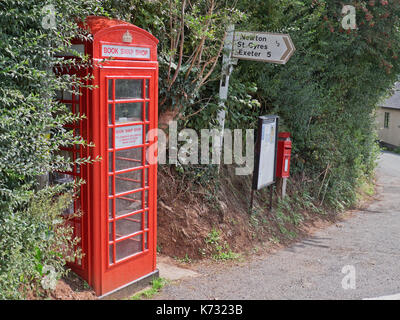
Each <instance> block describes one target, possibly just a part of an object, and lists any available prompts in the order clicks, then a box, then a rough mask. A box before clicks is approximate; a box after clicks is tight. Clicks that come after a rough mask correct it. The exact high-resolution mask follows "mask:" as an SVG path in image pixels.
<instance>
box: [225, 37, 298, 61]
mask: <svg viewBox="0 0 400 320" xmlns="http://www.w3.org/2000/svg"><path fill="white" fill-rule="evenodd" d="M295 51H296V48H295V47H294V45H293V42H292V39H291V38H290V36H289V35H288V34H279V33H265V32H235V35H234V40H233V53H232V57H233V58H237V59H244V60H255V61H263V62H270V63H277V64H285V63H286V62H288V61H289V59H290V57H291V56H292V55H293V53H294V52H295Z"/></svg>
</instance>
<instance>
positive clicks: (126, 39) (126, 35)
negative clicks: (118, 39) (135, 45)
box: [122, 31, 132, 43]
mask: <svg viewBox="0 0 400 320" xmlns="http://www.w3.org/2000/svg"><path fill="white" fill-rule="evenodd" d="M122 41H123V42H129V43H130V42H132V35H131V33H130V32H129V31H126V32H125V33H124V35H123V36H122Z"/></svg>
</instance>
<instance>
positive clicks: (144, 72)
mask: <svg viewBox="0 0 400 320" xmlns="http://www.w3.org/2000/svg"><path fill="white" fill-rule="evenodd" d="M124 65H125V67H124V68H120V66H117V65H115V67H104V68H99V69H97V70H96V72H95V74H96V75H97V77H96V78H97V79H98V81H96V82H98V86H99V89H96V90H95V92H97V94H95V95H94V101H93V103H94V105H93V108H92V109H93V114H92V115H91V116H92V119H91V124H92V130H93V141H94V142H95V148H94V150H93V152H94V153H93V156H95V155H100V156H101V157H102V159H103V160H102V161H101V162H99V163H96V164H95V165H94V166H93V174H92V183H91V184H92V188H91V190H92V192H91V198H92V201H91V202H92V204H93V207H92V210H93V211H92V222H91V225H92V232H91V234H92V241H91V243H92V244H93V245H92V250H91V252H92V254H91V256H92V258H91V259H92V262H91V265H92V272H91V274H92V276H91V281H90V282H91V284H92V285H93V286H94V288H95V291H96V293H97V294H98V295H103V294H105V293H107V292H110V291H112V290H115V289H117V288H119V287H121V286H124V285H126V284H128V283H130V282H132V281H135V280H136V279H138V278H140V277H143V276H145V275H147V274H149V273H151V272H153V271H154V270H155V269H156V235H157V228H156V226H157V218H156V201H157V199H156V197H157V165H156V164H148V165H146V166H145V167H144V169H143V175H142V178H143V179H144V171H145V170H146V168H147V169H148V187H145V188H143V189H141V190H140V191H138V192H137V193H139V192H142V202H143V201H144V200H145V199H144V197H145V192H146V191H147V192H148V209H144V208H143V209H142V212H141V213H139V212H138V213H137V214H142V217H144V216H145V212H147V217H148V225H147V228H143V227H144V224H145V222H144V221H143V220H142V230H143V237H145V235H146V234H147V235H148V239H147V249H146V250H144V251H143V250H142V251H143V252H140V253H138V254H136V255H133V256H130V257H128V258H126V259H123V260H121V261H115V253H116V249H115V248H116V246H117V244H116V243H117V242H119V241H122V240H123V239H124V238H122V240H120V239H117V238H116V237H117V236H116V233H115V229H116V227H115V226H116V224H117V220H116V219H118V218H117V217H116V216H115V213H114V216H113V218H111V220H109V212H110V211H111V210H110V208H109V203H108V202H109V200H113V201H112V203H113V207H112V208H113V209H114V210H115V202H116V201H117V200H116V198H117V197H120V195H121V194H119V195H117V196H115V184H114V186H113V191H114V195H111V196H110V195H109V186H108V180H109V176H115V177H117V176H118V174H122V173H126V172H127V171H123V170H122V171H118V173H117V174H116V173H113V174H111V173H109V148H108V147H109V146H108V142H109V133H108V132H109V131H110V130H112V131H113V132H114V134H115V129H116V128H121V127H122V128H123V127H130V126H132V123H127V124H119V125H117V124H116V123H113V124H109V121H108V117H109V112H108V108H109V101H108V97H107V96H108V92H109V91H108V80H112V79H126V78H129V79H148V80H149V84H150V85H149V88H150V92H149V93H150V94H149V99H148V101H149V108H148V111H149V115H150V116H149V118H148V119H145V118H144V119H143V120H144V121H143V122H140V123H139V122H134V125H139V124H140V125H142V126H143V127H142V128H146V127H147V130H151V129H154V128H157V126H158V124H157V105H158V101H157V99H158V94H157V92H158V68H157V64H154V63H153V64H151V65H150V66H149V63H146V64H144V63H140V62H137V63H130V64H129V67H126V63H125V64H124ZM144 81H145V80H143V84H145V82H144ZM114 88H115V86H114ZM143 94H145V93H143ZM144 101H147V100H146V97H145V96H144V100H143V101H142V102H144ZM95 106H98V107H95ZM114 106H115V101H114ZM142 107H143V117H144V114H145V113H146V109H145V103H143V104H142ZM113 116H114V114H113ZM146 120H147V121H146ZM145 132H146V130H143V134H142V135H143V139H144V138H145ZM113 140H114V141H113V143H115V136H114V139H113ZM143 142H145V141H144V140H143ZM152 143H155V141H148V142H147V143H145V144H144V145H143V150H142V160H143V161H144V159H145V149H146V148H148V147H149V146H150V145H151V144H152ZM136 147H137V148H140V146H136ZM134 148H135V147H134ZM128 149H131V148H129V147H128V148H118V151H123V150H128ZM110 150H111V149H110ZM112 150H113V154H115V153H116V151H115V150H116V148H115V146H114V147H113V149H112ZM113 165H114V166H115V161H113ZM114 170H115V167H114ZM139 170H141V169H138V171H139ZM133 171H135V170H131V169H130V171H129V170H128V172H133ZM114 172H115V171H114ZM112 179H113V180H114V178H112ZM142 181H143V183H145V181H144V180H142ZM143 186H144V185H143ZM130 194H132V192H131V193H130ZM110 197H111V198H110ZM139 211H140V210H139ZM114 212H115V211H114ZM121 220H122V219H121ZM110 223H111V224H110ZM109 226H112V240H111V242H112V244H113V245H112V248H113V249H112V250H113V253H112V254H113V257H114V261H109V244H110V239H109V232H108V231H109V230H108V228H109ZM138 234H141V233H138ZM130 236H132V234H130V235H129V236H128V237H130ZM132 238H133V237H132ZM142 243H143V245H144V239H143V240H142ZM142 249H144V248H143V247H142ZM110 262H111V263H110Z"/></svg>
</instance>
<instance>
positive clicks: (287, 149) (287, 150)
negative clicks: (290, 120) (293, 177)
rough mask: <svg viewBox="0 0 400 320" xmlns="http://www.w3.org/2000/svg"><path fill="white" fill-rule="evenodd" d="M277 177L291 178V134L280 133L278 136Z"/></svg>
mask: <svg viewBox="0 0 400 320" xmlns="http://www.w3.org/2000/svg"><path fill="white" fill-rule="evenodd" d="M277 153H278V154H277V160H278V161H277V165H276V176H277V177H279V178H288V177H289V176H290V158H291V154H292V141H291V140H290V133H289V132H280V133H279V134H278V151H277Z"/></svg>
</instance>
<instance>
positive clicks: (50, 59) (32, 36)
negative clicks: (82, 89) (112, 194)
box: [0, 0, 102, 299]
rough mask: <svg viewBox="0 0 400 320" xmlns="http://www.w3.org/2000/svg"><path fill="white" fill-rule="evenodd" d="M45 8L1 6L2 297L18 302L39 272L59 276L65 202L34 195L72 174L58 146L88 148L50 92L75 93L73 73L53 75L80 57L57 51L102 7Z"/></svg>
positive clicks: (81, 2)
mask: <svg viewBox="0 0 400 320" xmlns="http://www.w3.org/2000/svg"><path fill="white" fill-rule="evenodd" d="M51 4H52V5H53V8H54V11H52V10H50V9H49V8H46V7H45V5H46V3H44V2H43V1H39V0H25V1H14V0H4V1H1V2H0V298H2V299H10V298H19V297H21V291H20V290H21V285H27V284H29V283H30V282H31V281H33V283H35V282H37V280H39V279H40V276H41V275H40V274H41V273H42V272H43V268H44V267H45V266H46V268H45V269H47V270H54V272H56V273H57V274H58V275H59V274H60V273H59V272H60V271H61V266H62V265H64V262H65V260H66V259H67V257H68V255H65V254H66V251H65V250H67V248H69V246H68V242H70V241H71V233H70V229H68V228H67V227H65V228H64V227H61V222H60V221H61V220H60V215H61V213H62V211H63V208H64V206H65V205H66V202H67V198H65V197H67V196H65V197H61V198H60V199H58V200H57V199H54V197H55V196H57V195H58V194H59V192H60V190H61V189H58V188H50V187H47V188H45V189H44V190H43V191H38V190H39V189H40V188H41V187H43V185H41V183H39V181H40V179H39V177H41V176H44V175H47V174H48V173H49V172H53V171H56V170H60V171H69V170H70V169H71V166H72V163H71V161H70V160H69V159H65V158H63V157H62V156H60V155H58V154H57V152H58V150H59V148H60V147H68V146H72V145H83V146H86V145H87V143H86V142H85V141H83V140H82V139H81V138H80V137H74V136H73V134H72V133H71V132H69V131H68V130H66V129H65V128H64V125H66V124H68V123H72V122H75V121H79V120H80V119H81V117H79V116H74V115H72V114H71V112H70V110H68V109H67V107H66V106H64V105H62V104H60V103H59V102H57V100H56V99H55V97H56V91H59V90H65V91H69V92H71V91H74V89H71V84H72V85H73V86H75V87H79V85H80V84H81V82H80V80H79V79H77V77H75V76H73V75H64V76H59V77H58V76H56V75H55V73H54V72H53V70H55V67H56V66H57V67H61V66H62V67H64V68H67V67H70V65H71V64H73V65H75V66H79V65H85V64H86V62H87V60H86V59H85V57H83V56H79V55H78V58H80V59H72V60H70V61H64V60H63V59H62V58H59V57H57V53H60V52H65V51H67V50H68V48H69V47H70V44H71V39H73V38H75V37H81V38H82V39H85V38H86V39H87V38H88V37H87V35H86V34H85V33H84V32H82V30H80V29H79V28H78V26H77V24H76V20H77V19H82V18H84V17H85V16H87V15H89V14H96V13H100V12H101V11H102V8H101V7H98V4H99V3H98V2H97V1H92V0H71V1H67V2H66V1H60V0H54V1H52V2H51ZM49 15H50V16H49ZM47 19H48V20H47ZM53 22H54V23H53ZM75 93H77V92H76V90H75ZM77 162H81V163H87V162H88V161H86V162H85V160H84V159H77ZM73 187H74V186H73V185H69V186H65V188H64V190H63V192H65V193H66V194H70V192H72V190H73ZM72 243H73V241H72ZM64 248H65V250H64Z"/></svg>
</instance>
